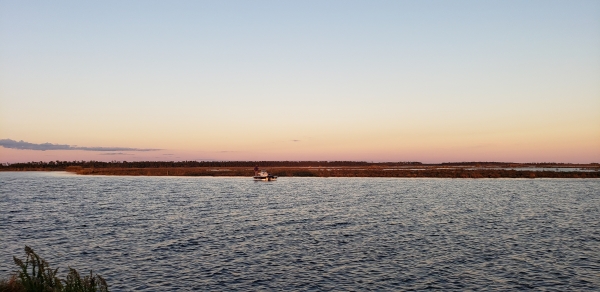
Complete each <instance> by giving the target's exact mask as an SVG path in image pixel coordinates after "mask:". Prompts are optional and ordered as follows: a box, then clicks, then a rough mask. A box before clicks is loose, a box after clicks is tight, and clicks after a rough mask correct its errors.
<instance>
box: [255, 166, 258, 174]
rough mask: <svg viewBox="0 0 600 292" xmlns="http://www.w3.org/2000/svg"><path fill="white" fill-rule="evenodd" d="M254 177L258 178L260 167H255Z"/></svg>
mask: <svg viewBox="0 0 600 292" xmlns="http://www.w3.org/2000/svg"><path fill="white" fill-rule="evenodd" d="M254 176H258V165H257V166H255V167H254Z"/></svg>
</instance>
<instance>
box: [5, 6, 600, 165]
mask: <svg viewBox="0 0 600 292" xmlns="http://www.w3.org/2000/svg"><path fill="white" fill-rule="evenodd" d="M21 141H22V142H21ZM50 160H100V161H111V160H119V161H120V160H126V161H136V160H175V161H179V160H330V161H331V160H360V161H421V162H450V161H512V162H550V161H552V162H573V163H590V162H600V1H597V0H591V1H546V0H544V1H510V0H509V1H504V0H503V1H5V0H0V162H2V163H5V162H10V163H12V162H26V161H50Z"/></svg>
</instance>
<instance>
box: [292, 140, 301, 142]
mask: <svg viewBox="0 0 600 292" xmlns="http://www.w3.org/2000/svg"><path fill="white" fill-rule="evenodd" d="M292 142H300V140H292Z"/></svg>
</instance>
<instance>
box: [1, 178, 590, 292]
mask: <svg viewBox="0 0 600 292" xmlns="http://www.w3.org/2000/svg"><path fill="white" fill-rule="evenodd" d="M0 210H1V211H0V212H1V213H0V235H1V239H0V251H1V252H0V255H1V257H0V275H4V276H6V275H8V274H9V272H10V271H13V270H14V269H15V266H14V264H13V262H12V256H13V255H17V256H19V257H21V258H22V257H23V255H24V253H23V247H24V245H29V246H31V247H32V248H33V249H34V250H35V251H36V252H38V254H40V255H42V257H44V258H46V259H47V260H48V261H49V262H50V264H51V266H52V267H59V266H60V267H61V268H62V270H63V272H64V269H65V268H66V267H67V266H69V265H70V266H72V267H75V268H77V269H79V270H80V271H84V270H86V269H90V268H93V269H94V271H96V272H98V273H99V274H101V275H103V276H104V277H105V278H106V279H107V280H108V283H109V285H110V288H111V289H112V290H113V291H123V290H125V291H126V290H144V291H167V290H220V291H230V290H242V291H244V290H246V291H250V290H296V291H297V290H300V291H308V290H313V291H314V290H338V291H352V290H394V291H402V290H410V289H417V290H422V289H434V290H469V289H473V290H480V289H485V290H516V289H529V288H535V289H537V290H548V291H566V290H581V291H589V290H599V289H600V180H593V179H588V180H585V179H534V180H525V179H389V178H381V179H379V178H280V179H279V180H278V181H277V182H271V183H269V182H254V181H252V179H250V178H204V177H194V178H186V177H101V176H75V175H69V174H65V173H42V172H38V173H35V172H22V173H15V172H4V173H0Z"/></svg>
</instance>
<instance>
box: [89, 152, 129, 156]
mask: <svg viewBox="0 0 600 292" xmlns="http://www.w3.org/2000/svg"><path fill="white" fill-rule="evenodd" d="M98 155H135V154H131V153H123V152H108V153H100V154H98Z"/></svg>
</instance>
